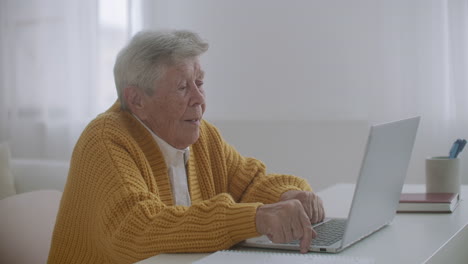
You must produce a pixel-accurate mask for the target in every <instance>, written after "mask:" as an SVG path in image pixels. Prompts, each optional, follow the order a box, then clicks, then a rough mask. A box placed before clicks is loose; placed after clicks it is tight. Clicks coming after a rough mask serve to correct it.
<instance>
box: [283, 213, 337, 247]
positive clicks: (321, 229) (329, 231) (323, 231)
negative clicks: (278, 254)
mask: <svg viewBox="0 0 468 264" xmlns="http://www.w3.org/2000/svg"><path fill="white" fill-rule="evenodd" d="M345 225H346V219H331V220H330V221H327V222H325V223H323V224H320V225H318V226H315V227H314V230H315V231H316V232H317V237H316V238H315V239H314V240H312V245H314V246H330V245H333V244H334V243H336V242H338V241H340V240H341V239H342V238H343V234H344V229H345ZM298 243H299V240H295V241H292V242H290V243H289V244H298Z"/></svg>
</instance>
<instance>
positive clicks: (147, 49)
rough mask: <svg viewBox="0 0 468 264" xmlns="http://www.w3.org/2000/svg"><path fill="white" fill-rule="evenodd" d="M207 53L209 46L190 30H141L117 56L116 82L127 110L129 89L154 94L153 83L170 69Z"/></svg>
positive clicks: (123, 107) (121, 101) (115, 66)
mask: <svg viewBox="0 0 468 264" xmlns="http://www.w3.org/2000/svg"><path fill="white" fill-rule="evenodd" d="M207 50H208V43H207V42H205V41H203V40H202V39H201V38H200V36H199V35H198V34H196V33H194V32H191V31H187V30H171V31H141V32H139V33H137V34H136V35H135V36H134V37H133V38H132V39H131V40H130V42H129V43H128V44H127V46H125V47H124V48H123V49H122V50H121V51H120V52H119V54H118V55H117V59H116V62H115V65H114V80H115V86H116V88H117V94H118V96H119V100H120V103H121V106H122V109H126V108H127V106H126V102H125V99H124V96H123V90H124V89H125V88H126V87H129V86H135V87H137V88H139V89H142V90H143V91H144V92H145V93H146V94H148V95H152V94H153V92H154V90H153V89H154V83H155V81H156V80H157V79H158V78H160V77H161V76H162V75H163V74H164V71H165V69H166V67H167V66H171V65H173V64H175V63H178V62H180V61H181V60H183V59H187V58H191V57H197V56H199V55H201V54H203V53H204V52H205V51H207Z"/></svg>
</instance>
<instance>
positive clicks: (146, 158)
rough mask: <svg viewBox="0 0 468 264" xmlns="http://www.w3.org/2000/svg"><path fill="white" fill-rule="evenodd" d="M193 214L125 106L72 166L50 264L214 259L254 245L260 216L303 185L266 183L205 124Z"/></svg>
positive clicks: (272, 179)
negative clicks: (177, 202) (183, 255)
mask: <svg viewBox="0 0 468 264" xmlns="http://www.w3.org/2000/svg"><path fill="white" fill-rule="evenodd" d="M187 178H188V184H189V191H190V197H191V200H192V205H191V206H189V207H186V206H174V205H173V204H174V203H173V198H172V193H171V187H170V180H169V176H168V174H167V167H166V164H165V162H164V159H163V156H162V154H161V152H160V150H159V148H158V145H157V143H156V142H155V141H154V139H153V138H152V136H151V134H150V133H149V132H148V131H147V130H146V128H145V127H143V126H142V125H141V124H140V122H138V121H137V120H136V119H135V118H134V117H133V116H132V115H131V114H129V113H128V112H126V111H123V110H120V105H119V103H116V104H114V105H113V106H112V107H111V108H110V109H109V110H108V111H106V112H105V113H103V114H101V115H99V116H98V117H97V118H96V119H95V120H93V121H92V122H91V123H90V124H89V125H88V126H87V127H86V129H85V130H84V132H83V133H82V135H81V137H80V139H79V140H78V142H77V144H76V146H75V149H74V152H73V156H72V159H71V163H70V171H69V175H68V179H67V183H66V186H65V190H64V192H63V197H62V200H61V204H60V209H59V213H58V216H57V221H56V225H55V229H54V233H53V238H52V245H51V249H50V253H49V259H48V263H68V264H70V263H133V262H136V261H138V260H142V259H145V258H148V257H151V256H154V255H157V254H159V253H173V252H211V251H216V250H221V249H226V248H229V247H230V246H233V245H234V244H236V243H238V242H240V241H242V240H244V239H246V238H250V237H254V236H258V235H259V234H258V233H257V231H256V224H255V214H256V210H257V207H258V206H260V205H262V204H264V203H273V202H277V201H278V200H279V197H280V195H281V194H282V193H283V192H285V191H287V190H310V187H309V185H308V184H307V182H306V181H305V180H303V179H300V178H297V177H294V176H291V175H272V174H270V175H266V174H265V166H264V165H263V164H262V163H261V162H260V161H258V160H255V159H252V158H245V157H243V156H241V155H239V153H238V152H236V150H235V149H234V148H233V147H231V146H230V145H228V144H227V143H226V142H225V141H223V139H222V138H221V136H220V134H219V132H218V130H217V129H216V128H215V127H214V126H213V125H211V124H209V123H208V122H206V121H202V123H201V126H200V138H199V139H198V141H197V142H196V143H195V144H193V145H192V146H191V155H190V159H189V161H188V163H187Z"/></svg>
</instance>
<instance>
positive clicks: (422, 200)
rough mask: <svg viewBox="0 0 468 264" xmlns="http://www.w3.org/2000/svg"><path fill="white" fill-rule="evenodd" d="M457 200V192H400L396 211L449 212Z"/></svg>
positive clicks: (456, 203) (454, 206) (453, 208)
mask: <svg viewBox="0 0 468 264" xmlns="http://www.w3.org/2000/svg"><path fill="white" fill-rule="evenodd" d="M459 200H460V198H459V195H458V194H457V193H402V194H401V196H400V203H399V205H398V209H397V212H399V213H401V212H415V213H422V212H426V213H434V212H439V213H451V212H453V210H455V208H456V206H457V205H458V202H459Z"/></svg>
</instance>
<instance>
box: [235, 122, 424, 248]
mask: <svg viewBox="0 0 468 264" xmlns="http://www.w3.org/2000/svg"><path fill="white" fill-rule="evenodd" d="M419 120H420V117H413V118H409V119H404V120H400V121H395V122H391V123H386V124H380V125H374V126H371V128H370V132H369V137H368V139H367V145H366V150H365V153H364V158H363V161H362V165H361V170H360V174H359V177H358V180H357V184H356V189H355V191H354V196H353V202H352V204H351V209H350V211H349V214H348V218H346V219H344V218H342V219H340V218H327V219H325V221H323V222H322V223H319V224H317V225H315V226H314V229H315V231H316V232H317V237H316V238H315V239H314V240H313V241H312V243H311V245H310V248H309V250H310V251H316V252H332V253H336V252H340V251H342V250H343V249H345V248H347V247H349V246H350V245H352V244H354V243H356V242H358V241H359V240H361V239H363V238H365V237H367V236H369V235H371V234H373V233H374V232H376V231H378V230H380V229H381V228H383V227H384V226H386V225H388V224H390V222H391V221H392V220H393V218H394V217H395V213H396V209H397V206H398V202H399V198H400V194H401V190H402V188H403V184H404V181H405V178H406V171H407V169H408V165H409V161H410V157H411V153H412V150H413V145H414V141H415V138H416V131H417V129H418V126H419ZM326 210H327V208H325V212H326ZM241 245H242V246H247V247H260V248H277V249H291V250H298V249H299V241H293V242H291V243H287V244H277V243H273V242H271V241H270V240H269V239H268V237H266V236H260V237H256V238H251V239H247V240H245V241H244V242H243V243H242V244H241Z"/></svg>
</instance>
